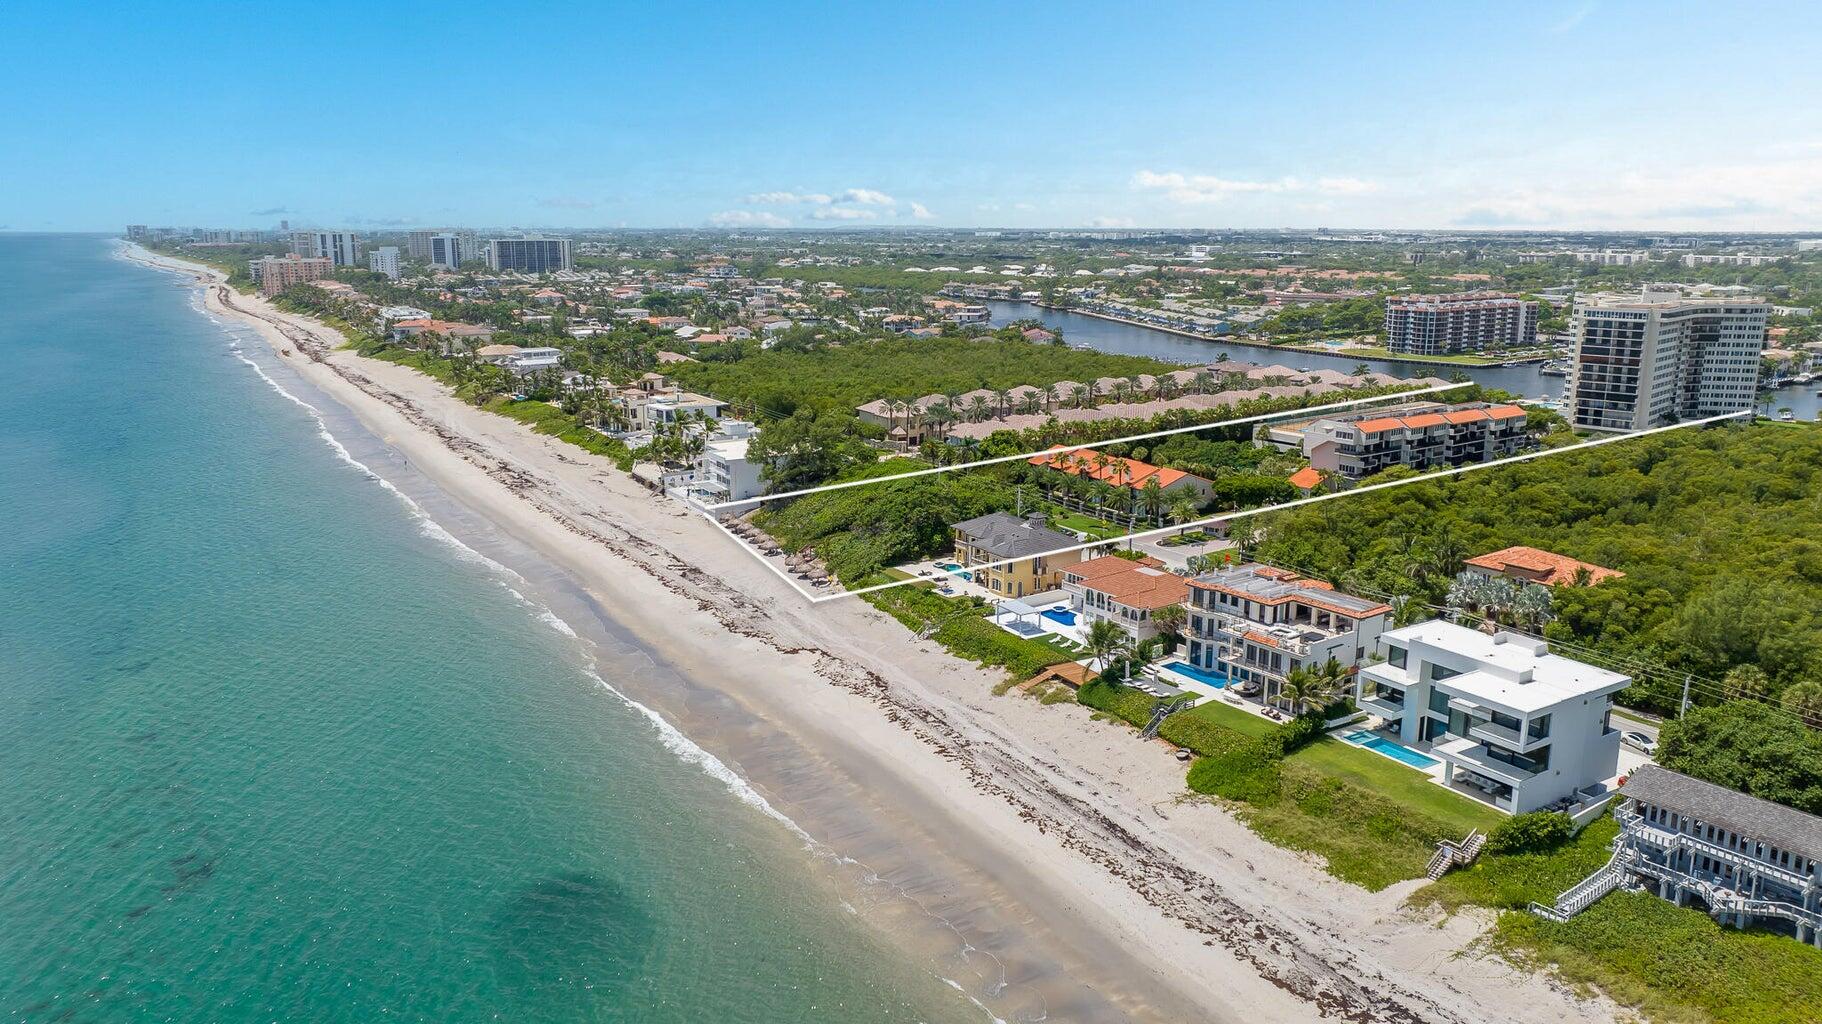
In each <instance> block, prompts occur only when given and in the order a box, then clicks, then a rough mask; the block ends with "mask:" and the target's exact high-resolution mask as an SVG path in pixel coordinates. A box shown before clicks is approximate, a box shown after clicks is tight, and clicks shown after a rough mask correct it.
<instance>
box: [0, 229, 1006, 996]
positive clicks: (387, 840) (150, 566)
mask: <svg viewBox="0 0 1822 1024" xmlns="http://www.w3.org/2000/svg"><path fill="white" fill-rule="evenodd" d="M115 244H116V243H114V242H113V241H112V240H109V239H105V238H101V237H97V236H24V235H0V311H4V312H3V313H0V366H4V367H5V371H4V378H5V384H4V386H3V390H0V395H3V397H0V1018H4V1019H5V1020H8V1021H19V1022H26V1024H36V1022H53V1021H77V1022H80V1021H94V1022H111V1021H176V1022H187V1021H262V1022H270V1021H330V1022H332V1021H349V1022H354V1021H360V1022H371V1021H377V1020H403V1021H470V1020H506V1021H640V1022H645V1021H651V1022H668V1021H676V1022H686V1021H687V1022H702V1021H718V1022H735V1021H767V1022H770V1021H779V1022H784V1021H881V1022H897V1021H904V1022H912V1021H928V1022H939V1021H981V1020H986V1019H988V1018H987V1016H986V1015H985V1014H984V1013H983V1012H982V1011H981V1010H980V1009H979V1008H978V1007H975V1006H972V1005H970V1004H969V1003H968V1001H967V1000H965V999H964V998H963V997H962V996H961V995H959V994H958V993H957V992H956V991H954V990H953V989H952V988H951V986H950V985H948V984H945V982H944V981H943V980H942V978H941V977H939V976H938V974H937V973H935V972H933V971H930V970H928V969H925V968H921V967H918V966H914V965H913V964H912V963H911V962H909V961H908V958H905V957H901V956H899V955H898V954H897V951H896V950H895V949H894V948H892V947H889V946H888V945H886V944H885V943H884V942H883V941H882V939H881V938H880V936H879V934H878V932H877V931H876V930H875V929H874V928H872V927H870V926H869V925H868V924H866V923H865V922H864V921H863V920H862V919H861V917H860V916H859V915H858V914H857V913H856V912H855V911H854V910H853V909H852V907H851V906H849V905H848V904H847V903H846V902H845V901H844V900H843V899H842V898H841V894H840V893H839V891H837V890H836V889H834V888H833V887H831V885H830V884H829V883H828V881H827V879H826V878H824V877H822V874H821V873H819V872H817V871H815V870H812V868H813V866H814V862H815V860H816V858H818V857H819V856H824V854H821V853H819V852H818V851H817V850H815V849H814V848H813V847H812V846H811V845H810V844H808V843H807V842H806V839H805V837H804V836H803V835H802V834H800V833H799V832H797V831H796V830H795V828H794V826H793V825H792V824H791V823H790V822H789V821H788V820H787V819H785V818H784V817H783V815H781V814H779V813H778V812H776V811H774V810H772V808H771V807H770V805H769V804H767V803H766V801H765V800H764V799H763V798H762V797H761V796H759V795H758V794H757V793H755V792H753V791H752V790H751V789H750V788H748V787H746V786H745V784H744V783H743V782H742V781H741V780H740V778H739V777H738V776H736V775H734V774H733V773H732V772H730V771H729V770H728V769H727V768H726V767H725V766H723V765H721V764H720V763H719V762H718V761H716V760H714V758H713V757H711V756H710V755H708V754H706V753H705V752H703V751H701V750H700V749H698V748H696V747H695V746H694V745H693V744H692V743H691V742H690V741H689V740H688V739H687V738H685V737H683V736H682V735H681V734H679V733H677V732H676V731H675V730H673V729H671V728H670V727H669V726H668V724H666V723H665V722H664V721H663V719H662V718H659V717H658V716H657V715H656V714H655V713H653V712H651V711H649V710H647V709H646V708H645V707H644V706H643V705H642V704H640V703H638V701H637V700H636V698H635V697H633V696H631V690H633V689H636V687H630V686H629V685H628V684H629V682H632V681H638V680H639V679H640V677H641V674H643V673H652V672H657V671H660V670H661V669H660V668H659V666H658V663H657V662H656V661H655V660H654V658H653V657H652V656H651V654H650V653H649V652H647V651H644V650H642V649H640V648H639V647H638V645H637V644H636V642H634V641H632V640H631V639H629V638H625V637H622V638H620V639H619V640H618V641H616V642H614V643H610V644H607V645H606V646H603V645H601V644H583V643H581V642H579V641H578V640H577V638H576V637H575V635H574V634H573V633H572V632H571V631H570V628H569V626H568V625H566V624H565V623H564V621H563V620H561V619H559V618H557V617H556V616H555V615H554V614H552V612H551V611H550V610H549V609H548V608H547V607H546V606H545V605H544V604H541V603H540V602H539V601H538V600H537V599H536V598H535V597H533V596H529V595H531V594H532V593H533V589H532V588H530V587H527V586H524V585H523V584H524V580H523V578H522V577H520V576H519V575H518V574H517V573H516V572H515V571H513V570H509V569H506V568H505V567H504V566H503V565H501V564H500V563H499V562H498V561H496V560H494V559H492V558H491V557H490V556H489V555H487V554H485V553H483V551H481V550H477V549H476V548H475V547H473V546H470V545H469V544H466V543H464V541H459V540H457V539H456V536H455V535H453V534H452V533H451V532H450V531H449V530H447V529H445V527H444V526H442V525H439V522H447V519H446V518H443V517H440V516H437V515H432V514H427V513H426V511H425V505H424V503H423V502H420V501H418V500H414V498H412V497H407V493H408V492H409V489H408V488H399V487H395V486H394V484H393V483H392V482H391V481H394V480H398V479H400V474H401V473H406V472H408V471H409V467H403V466H388V465H384V464H383V463H384V460H385V459H386V458H387V453H388V451H389V449H386V447H385V446H384V445H383V444H381V443H379V442H378V441H377V440H376V439H374V438H371V437H368V436H365V435H364V434H363V433H362V432H361V431H360V430H359V428H358V427H356V426H354V425H353V423H352V419H351V418H350V417H348V416H347V415H346V413H345V412H341V413H339V414H338V412H337V410H334V409H330V408H327V407H325V406H324V404H323V400H322V399H321V397H320V396H317V395H314V394H313V393H311V392H309V391H308V390H307V389H306V388H305V387H304V386H303V384H302V382H301V381H298V380H296V379H292V378H289V377H288V375H287V374H286V372H285V370H284V368H283V366H282V365H280V364H279V363H278V361H277V360H275V359H274V358H273V357H272V355H271V353H270V352H269V351H264V350H263V348H264V347H263V343H262V342H260V341H259V339H258V338H257V337H256V336H254V335H253V334H252V333H251V332H250V331H248V330H247V329H245V328H243V327H239V326H237V325H233V324H226V323H217V322H213V321H212V320H211V319H210V318H209V317H208V316H207V315H206V314H204V313H203V312H202V310H201V307H200V303H199V301H198V299H197V297H196V293H195V291H194V289H192V288H189V287H187V286H186V285H185V283H184V281H183V280H182V279H181V278H179V277H177V276H175V275H171V274H166V273H161V272H158V271H155V270H151V269H148V268H145V267H143V266H139V265H136V264H132V263H129V262H126V261H124V260H122V259H120V258H118V257H117V256H116V255H115ZM375 470H378V471H379V472H378V473H377V474H376V472H375ZM458 532H460V531H458Z"/></svg>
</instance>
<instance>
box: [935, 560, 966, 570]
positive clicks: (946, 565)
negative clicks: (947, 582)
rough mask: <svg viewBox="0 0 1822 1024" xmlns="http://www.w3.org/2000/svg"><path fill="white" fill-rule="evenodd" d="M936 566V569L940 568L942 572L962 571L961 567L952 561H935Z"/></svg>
mask: <svg viewBox="0 0 1822 1024" xmlns="http://www.w3.org/2000/svg"><path fill="white" fill-rule="evenodd" d="M936 567H937V568H938V569H941V570H942V571H944V572H961V571H962V567H961V566H959V565H956V564H955V563H954V562H938V563H936Z"/></svg>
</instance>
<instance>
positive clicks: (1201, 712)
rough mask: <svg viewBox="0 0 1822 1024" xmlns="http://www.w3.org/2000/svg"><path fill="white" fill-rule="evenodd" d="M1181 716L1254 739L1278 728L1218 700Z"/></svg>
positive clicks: (1199, 705) (1204, 703)
mask: <svg viewBox="0 0 1822 1024" xmlns="http://www.w3.org/2000/svg"><path fill="white" fill-rule="evenodd" d="M1183 714H1184V715H1187V716H1188V717H1190V718H1201V719H1205V720H1207V721H1210V722H1213V723H1214V724H1216V725H1220V726H1225V727H1227V728H1229V729H1232V730H1234V731H1235V732H1237V733H1240V734H1241V735H1243V736H1251V737H1253V738H1254V739H1257V738H1259V737H1261V736H1264V735H1267V734H1268V733H1270V732H1271V731H1272V730H1273V729H1276V728H1277V727H1278V724H1277V723H1276V722H1272V721H1268V720H1266V719H1263V718H1260V717H1259V716H1258V715H1255V714H1253V713H1252V712H1250V711H1242V710H1240V709H1239V708H1236V707H1231V706H1229V705H1227V704H1225V703H1223V702H1221V701H1218V700H1205V701H1203V702H1202V703H1200V704H1197V705H1196V706H1195V707H1193V708H1190V709H1189V710H1188V711H1185V712H1183Z"/></svg>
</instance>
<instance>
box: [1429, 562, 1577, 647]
mask: <svg viewBox="0 0 1822 1024" xmlns="http://www.w3.org/2000/svg"><path fill="white" fill-rule="evenodd" d="M1448 602H1449V605H1450V606H1451V607H1453V608H1457V609H1460V610H1462V611H1465V612H1468V613H1470V614H1472V615H1478V616H1481V617H1482V618H1484V619H1486V620H1487V621H1486V625H1487V626H1488V627H1489V628H1492V627H1496V626H1500V625H1506V626H1516V627H1518V628H1519V629H1523V630H1525V631H1527V632H1531V633H1535V632H1537V631H1538V630H1540V629H1542V628H1543V627H1544V623H1546V622H1549V621H1550V619H1551V618H1552V617H1554V614H1555V613H1554V612H1553V611H1552V610H1551V606H1550V588H1549V587H1546V586H1543V585H1541V584H1537V583H1517V582H1514V581H1512V580H1509V579H1506V578H1505V577H1503V576H1486V575H1483V574H1481V573H1477V572H1472V571H1463V572H1460V573H1457V574H1456V576H1455V579H1454V580H1453V581H1451V582H1450V584H1449V596H1448Z"/></svg>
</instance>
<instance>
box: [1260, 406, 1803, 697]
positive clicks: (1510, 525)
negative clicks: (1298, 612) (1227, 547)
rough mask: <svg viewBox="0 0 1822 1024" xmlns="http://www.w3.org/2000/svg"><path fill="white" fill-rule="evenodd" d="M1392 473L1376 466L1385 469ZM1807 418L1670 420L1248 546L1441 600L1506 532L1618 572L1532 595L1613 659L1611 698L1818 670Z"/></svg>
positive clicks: (1699, 690) (1773, 683)
mask: <svg viewBox="0 0 1822 1024" xmlns="http://www.w3.org/2000/svg"><path fill="white" fill-rule="evenodd" d="M1399 472H1402V471H1398V470H1393V471H1390V472H1389V473H1388V474H1385V475H1382V478H1384V479H1390V478H1393V474H1396V473H1399ZM1819 474H1822V430H1817V429H1814V428H1804V429H1796V430H1792V429H1778V428H1775V427H1770V426H1756V427H1755V426H1744V425H1742V426H1735V427H1721V428H1709V429H1704V430H1692V431H1676V432H1671V433H1667V434H1660V435H1654V436H1651V437H1643V438H1638V439H1635V440H1631V441H1628V442H1627V443H1625V444H1617V445H1608V446H1605V447H1601V448H1597V449H1591V450H1588V451H1581V452H1574V453H1571V454H1568V455H1563V456H1558V457H1556V458H1553V459H1551V460H1548V461H1540V462H1533V463H1525V464H1518V465H1512V466H1505V467H1501V468H1498V469H1494V470H1488V471H1486V472H1481V473H1473V474H1468V475H1465V476H1461V477H1458V478H1454V479H1450V480H1445V481H1435V482H1424V483H1418V484H1412V485H1410V486H1407V487H1401V488H1395V489H1391V490H1387V491H1381V492H1375V493H1370V494H1361V495H1357V496H1355V497H1352V498H1350V499H1349V500H1347V501H1345V502H1331V503H1325V504H1320V505H1314V506H1309V507H1307V508H1302V509H1297V510H1293V511H1290V512H1284V513H1274V514H1272V515H1270V516H1269V517H1267V521H1266V522H1265V524H1264V535H1263V536H1262V537H1261V538H1260V540H1259V544H1258V554H1259V555H1260V556H1261V557H1263V558H1266V559H1269V560H1271V561H1273V562H1276V563H1279V564H1283V565H1287V566H1292V567H1295V568H1297V569H1299V570H1301V571H1305V572H1309V573H1311V574H1314V575H1316V576H1319V577H1322V578H1326V579H1331V580H1334V581H1335V582H1336V584H1337V585H1338V586H1340V587H1342V588H1343V589H1346V590H1349V591H1350V592H1354V593H1369V594H1383V595H1388V596H1392V597H1396V598H1399V599H1401V600H1402V601H1405V602H1415V603H1417V604H1419V605H1422V604H1429V605H1437V606H1440V605H1444V604H1445V603H1446V602H1447V599H1448V592H1449V588H1450V585H1451V583H1452V582H1453V580H1454V579H1455V576H1456V575H1457V574H1458V573H1459V572H1460V570H1461V568H1462V563H1463V560H1464V559H1466V558H1468V557H1471V556H1473V555H1477V554H1481V553H1484V552H1487V551H1494V550H1498V549H1500V548H1504V547H1507V546H1510V545H1515V544H1525V545H1530V546H1533V547H1539V548H1543V549H1545V550H1549V551H1555V552H1559V553H1561V554H1565V555H1569V556H1571V557H1574V558H1579V559H1582V560H1584V561H1588V562H1592V563H1595V564H1597V565H1604V566H1610V567H1613V568H1617V569H1620V570H1621V571H1623V572H1624V573H1625V574H1626V575H1625V576H1624V577H1621V578H1616V579H1609V580H1606V581H1605V582H1602V583H1601V584H1599V585H1598V586H1591V587H1576V586H1567V587H1557V588H1553V589H1552V590H1551V591H1550V596H1551V599H1552V608H1551V613H1550V614H1551V617H1550V619H1549V622H1548V624H1547V625H1546V626H1545V628H1544V634H1545V636H1546V637H1547V638H1549V639H1551V640H1552V641H1556V642H1558V643H1559V644H1560V645H1563V649H1564V650H1565V651H1566V652H1567V653H1571V654H1575V655H1577V656H1581V655H1587V656H1589V657H1592V658H1595V659H1596V660H1605V661H1606V662H1608V663H1610V664H1614V665H1615V666H1617V667H1620V668H1621V669H1622V670H1628V671H1630V672H1631V674H1634V675H1635V676H1636V682H1635V683H1634V684H1633V686H1631V687H1629V688H1628V689H1627V691H1626V692H1625V694H1624V696H1623V699H1624V700H1625V701H1626V703H1628V704H1630V705H1632V706H1636V707H1643V708H1648V709H1652V710H1657V711H1662V712H1674V711H1675V710H1676V709H1677V707H1678V706H1679V704H1680V701H1681V697H1682V689H1683V683H1684V680H1685V677H1686V676H1689V677H1693V679H1694V680H1696V682H1695V683H1694V685H1692V687H1691V698H1692V700H1694V701H1696V702H1697V703H1703V704H1713V703H1718V702H1719V701H1720V700H1722V699H1723V696H1724V695H1723V694H1722V693H1721V692H1720V690H1719V686H1718V682H1717V681H1718V680H1719V679H1720V678H1721V677H1722V676H1724V675H1725V674H1726V673H1727V672H1729V671H1730V670H1732V669H1734V668H1735V667H1737V666H1741V665H1754V666H1757V668H1759V669H1760V670H1762V671H1763V672H1764V674H1765V678H1766V681H1767V682H1766V685H1767V693H1766V696H1767V697H1769V698H1772V699H1776V698H1777V697H1778V696H1779V695H1780V694H1781V693H1782V691H1784V690H1785V689H1787V688H1789V687H1792V686H1795V685H1798V684H1801V683H1803V682H1806V681H1811V680H1816V679H1822V539H1819V538H1822V503H1818V502H1817V501H1816V500H1815V494H1816V492H1817V489H1818V487H1822V476H1819Z"/></svg>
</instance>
